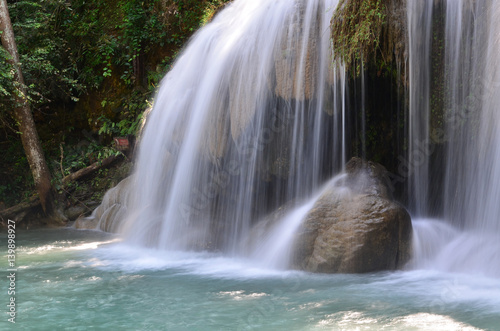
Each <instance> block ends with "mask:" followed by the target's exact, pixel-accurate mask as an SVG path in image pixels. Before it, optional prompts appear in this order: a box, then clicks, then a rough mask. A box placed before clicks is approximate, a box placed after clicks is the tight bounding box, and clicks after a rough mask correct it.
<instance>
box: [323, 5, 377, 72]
mask: <svg viewBox="0 0 500 331" xmlns="http://www.w3.org/2000/svg"><path fill="white" fill-rule="evenodd" d="M385 17H386V15H385V6H384V5H383V4H382V0H341V1H340V2H339V5H338V7H337V9H336V11H335V14H334V16H333V19H332V22H331V31H332V38H333V49H334V54H335V58H336V59H340V60H342V61H343V62H344V63H345V64H346V66H347V67H349V66H350V65H351V64H353V63H356V64H357V67H356V74H358V75H359V73H360V62H366V61H367V59H368V57H369V56H370V55H371V54H373V53H374V52H375V50H376V49H377V48H378V47H379V44H380V34H381V32H382V26H383V25H384V24H385Z"/></svg>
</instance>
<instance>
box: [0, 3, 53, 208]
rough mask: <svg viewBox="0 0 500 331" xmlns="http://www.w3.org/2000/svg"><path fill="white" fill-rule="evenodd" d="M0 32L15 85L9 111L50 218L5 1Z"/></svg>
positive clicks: (47, 186)
mask: <svg viewBox="0 0 500 331" xmlns="http://www.w3.org/2000/svg"><path fill="white" fill-rule="evenodd" d="M0 31H1V32H2V34H1V39H2V45H3V46H4V47H5V49H6V50H7V52H9V54H10V55H11V57H12V58H11V59H10V60H9V62H10V63H11V64H12V66H13V68H14V70H15V73H14V79H15V81H16V83H17V85H18V88H17V91H16V95H15V101H16V102H15V105H14V107H13V108H14V115H15V118H16V120H17V122H18V125H19V131H20V133H21V141H22V143H23V147H24V151H25V153H26V156H27V159H28V163H29V165H30V168H31V172H32V174H33V179H34V182H35V186H36V189H37V192H38V195H39V196H40V202H41V205H42V208H43V210H44V212H45V213H46V214H51V213H52V212H53V210H52V209H53V196H52V184H51V176H50V172H49V169H48V167H47V163H46V162H45V157H44V155H43V151H42V146H41V144H40V139H39V138H38V133H37V131H36V127H35V122H34V120H33V116H32V114H31V109H30V104H29V101H28V99H27V94H26V85H25V84H24V79H23V75H22V72H21V67H20V64H19V54H18V52H17V46H16V41H15V38H14V31H13V30H12V24H11V21H10V16H9V9H8V7H7V2H6V0H0Z"/></svg>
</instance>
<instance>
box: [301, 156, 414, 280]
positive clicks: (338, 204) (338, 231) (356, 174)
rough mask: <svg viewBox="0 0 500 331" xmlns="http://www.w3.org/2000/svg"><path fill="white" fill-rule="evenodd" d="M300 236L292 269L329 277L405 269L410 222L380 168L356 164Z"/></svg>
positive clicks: (324, 199) (314, 212)
mask: <svg viewBox="0 0 500 331" xmlns="http://www.w3.org/2000/svg"><path fill="white" fill-rule="evenodd" d="M346 171H347V175H346V176H345V178H344V179H343V180H342V183H339V182H336V183H333V184H331V186H330V187H329V188H327V189H326V190H325V192H324V193H323V194H322V196H321V197H320V198H319V199H318V201H317V202H316V204H315V205H314V207H313V208H312V210H311V211H310V212H309V214H308V215H307V216H306V219H305V221H304V223H303V225H302V227H301V229H300V230H299V232H298V233H297V237H296V241H295V251H294V256H293V264H294V267H296V268H299V269H303V270H307V271H312V272H326V273H363V272H373V271H380V270H394V269H397V268H401V267H402V266H403V265H404V264H405V263H406V262H407V261H408V260H409V257H410V238H411V232H412V227H411V219H410V216H409V214H408V212H407V211H406V209H405V208H404V207H403V206H401V205H400V204H398V203H397V202H395V201H393V200H392V197H391V194H390V190H389V187H388V186H387V178H386V176H385V174H386V171H385V168H383V167H382V166H380V165H378V164H375V163H372V162H365V161H362V160H361V159H357V158H355V159H353V160H351V161H350V162H349V163H348V164H347V166H346Z"/></svg>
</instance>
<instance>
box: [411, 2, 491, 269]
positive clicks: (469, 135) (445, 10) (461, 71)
mask: <svg viewBox="0 0 500 331" xmlns="http://www.w3.org/2000/svg"><path fill="white" fill-rule="evenodd" d="M433 6H434V9H433ZM441 6H442V8H436V5H435V2H434V1H432V0H429V1H422V2H418V4H417V2H411V4H410V3H409V7H408V17H409V31H410V33H409V35H410V72H412V68H413V73H415V74H414V76H413V77H411V76H412V75H411V73H410V77H411V79H410V95H411V96H410V100H411V101H410V114H411V115H410V116H411V120H412V121H413V122H411V123H410V132H411V133H410V140H411V143H410V151H409V153H410V159H411V157H412V155H415V156H419V157H421V159H422V161H421V162H420V163H419V162H418V161H417V160H415V159H414V160H415V161H414V164H416V167H415V171H414V173H413V177H412V184H413V185H412V187H410V194H413V196H414V199H413V200H414V201H416V203H415V204H414V206H413V211H414V213H415V214H417V215H420V216H429V215H430V213H431V212H433V213H434V214H437V215H439V216H440V217H442V219H444V222H445V223H446V224H448V225H446V224H443V221H421V224H420V225H418V226H416V227H415V233H416V237H415V255H416V256H415V259H416V261H420V263H418V262H417V266H420V267H422V266H425V265H427V266H428V265H432V266H433V267H434V268H438V269H443V270H451V271H468V272H480V273H484V274H488V275H493V276H496V277H500V266H499V264H498V261H499V259H500V246H499V245H498V244H497V243H498V241H499V239H500V222H499V219H500V203H499V202H500V185H499V183H500V131H499V130H498V128H499V127H500V113H499V112H498V107H499V105H500V22H499V21H498V18H497V17H498V15H499V14H500V4H499V3H498V2H497V1H490V0H482V1H467V0H462V1H456V0H448V1H443V2H442V4H441ZM433 10H434V12H433ZM440 20H442V21H444V24H442V26H440V24H439V21H440ZM417 21H419V22H420V23H417ZM431 22H432V23H433V24H432V23H431ZM419 24H420V25H421V26H423V27H424V28H423V29H421V32H419V31H417V29H418V28H417V26H418V25H419ZM441 36H442V41H441V42H440V41H439V40H440V39H441ZM431 38H434V40H435V41H436V40H437V42H434V43H433V44H432V47H431V46H430V42H431V41H432V39H431ZM431 48H432V50H431ZM440 49H442V52H441V50H440ZM431 51H432V53H431ZM436 54H438V55H439V54H440V55H439V56H438V57H437V58H436ZM433 66H434V67H433ZM433 68H438V69H437V71H436V69H433ZM431 82H433V84H434V88H435V89H434V90H433V89H431V90H429V89H430V86H431V84H432V83H431ZM432 93H434V94H432ZM436 93H438V94H436ZM439 93H442V94H441V95H440V94H439ZM431 94H432V95H431ZM436 96H442V99H443V102H442V104H441V106H440V107H436V108H433V109H431V108H432V106H431V105H430V104H429V102H433V97H436ZM412 98H413V99H412ZM427 100H428V101H427ZM430 164H433V165H434V167H431V166H430ZM419 202H420V203H419ZM422 222H423V223H422ZM450 226H451V227H452V228H448V227H450ZM431 232H433V233H434V234H431ZM438 233H440V234H441V235H438V236H436V234H438ZM444 234H445V235H444ZM433 238H434V239H433ZM429 250H430V252H429Z"/></svg>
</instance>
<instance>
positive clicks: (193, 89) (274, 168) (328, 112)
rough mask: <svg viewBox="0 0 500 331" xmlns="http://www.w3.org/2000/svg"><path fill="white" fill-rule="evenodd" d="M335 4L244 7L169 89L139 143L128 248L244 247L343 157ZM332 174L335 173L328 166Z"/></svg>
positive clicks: (194, 52) (209, 36)
mask: <svg viewBox="0 0 500 331" xmlns="http://www.w3.org/2000/svg"><path fill="white" fill-rule="evenodd" d="M337 2H338V1H337V0H309V1H302V0H287V1H268V0H252V1H245V0H236V1H234V2H233V3H231V4H230V5H228V6H227V8H226V9H224V10H223V11H222V12H221V13H220V14H219V15H218V16H217V17H216V18H215V19H214V21H213V22H211V23H210V24H208V25H207V26H206V27H204V28H203V29H201V30H200V31H199V32H198V33H197V34H196V35H195V36H194V37H193V38H192V40H191V41H190V42H189V45H188V46H187V48H186V49H185V50H184V51H183V53H182V54H181V55H180V57H179V58H178V59H177V61H176V63H175V65H174V66H173V69H172V70H171V71H170V72H169V73H168V74H167V76H166V77H165V78H164V79H163V81H162V82H161V87H160V89H159V91H158V94H157V96H156V98H155V102H154V105H153V110H152V112H151V113H150V115H149V116H148V118H147V122H146V126H145V131H144V133H143V135H142V137H141V143H140V149H139V155H138V160H137V165H136V175H135V177H134V183H133V185H132V188H131V190H132V195H133V198H131V201H133V204H132V206H131V207H130V208H129V209H128V210H129V217H128V219H127V220H126V224H125V227H124V232H125V235H126V237H127V238H128V241H129V242H131V243H136V244H140V245H145V246H150V247H156V248H161V249H169V250H184V249H204V248H213V249H221V250H224V251H227V252H233V251H236V250H237V248H238V246H239V244H240V241H241V238H242V237H243V236H244V235H245V234H246V233H248V231H249V229H250V227H251V226H252V224H253V223H255V222H256V220H258V219H259V218H260V217H262V216H263V215H265V214H267V213H269V212H270V211H272V210H274V209H276V208H277V207H279V206H280V205H281V204H283V203H285V202H287V201H292V200H294V199H302V198H306V197H308V196H310V194H311V193H312V192H313V191H315V190H316V189H317V188H318V187H319V185H321V184H322V183H323V182H324V181H325V180H326V178H328V177H330V176H331V175H332V172H333V171H334V170H335V171H338V170H339V168H340V167H341V166H340V164H341V162H344V161H345V156H344V154H345V147H344V145H345V137H344V134H345V133H344V132H345V131H344V130H342V128H343V126H344V125H345V118H344V117H345V101H344V98H345V88H346V87H345V86H346V83H345V74H343V68H341V67H340V66H337V67H335V66H334V65H333V64H332V63H333V61H332V50H331V42H330V27H329V25H330V19H331V17H332V14H333V10H334V9H335V7H336V5H337ZM332 169H333V170H332Z"/></svg>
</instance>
